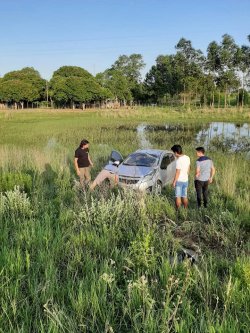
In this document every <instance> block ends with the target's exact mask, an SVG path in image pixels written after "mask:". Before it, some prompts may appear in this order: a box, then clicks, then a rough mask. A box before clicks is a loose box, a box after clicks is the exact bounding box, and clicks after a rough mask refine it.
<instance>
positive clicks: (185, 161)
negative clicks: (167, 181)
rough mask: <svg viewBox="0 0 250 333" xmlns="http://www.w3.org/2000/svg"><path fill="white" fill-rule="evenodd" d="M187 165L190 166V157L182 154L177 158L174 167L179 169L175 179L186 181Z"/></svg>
mask: <svg viewBox="0 0 250 333" xmlns="http://www.w3.org/2000/svg"><path fill="white" fill-rule="evenodd" d="M189 166H190V158H189V157H188V156H187V155H182V156H180V157H178V158H177V160H176V169H178V170H181V171H180V175H179V178H178V179H177V181H179V182H187V181H188V171H189Z"/></svg>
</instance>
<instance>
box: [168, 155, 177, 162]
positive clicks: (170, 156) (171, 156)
mask: <svg viewBox="0 0 250 333" xmlns="http://www.w3.org/2000/svg"><path fill="white" fill-rule="evenodd" d="M168 156H169V158H170V162H173V161H174V160H175V157H174V154H168Z"/></svg>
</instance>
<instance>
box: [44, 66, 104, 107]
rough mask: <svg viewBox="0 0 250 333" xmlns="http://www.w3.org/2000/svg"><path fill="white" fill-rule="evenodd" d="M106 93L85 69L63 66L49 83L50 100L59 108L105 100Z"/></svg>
mask: <svg viewBox="0 0 250 333" xmlns="http://www.w3.org/2000/svg"><path fill="white" fill-rule="evenodd" d="M107 95H108V92H107V91H106V90H105V89H103V88H102V87H101V86H100V84H99V83H98V82H97V80H96V79H95V78H94V77H93V76H92V75H91V74H90V73H89V72H88V71H86V70H85V69H83V68H81V67H76V66H63V67H61V68H59V69H58V70H56V71H55V72H54V74H53V77H52V79H51V81H50V96H51V99H52V100H53V101H54V102H55V103H56V104H57V105H61V106H68V105H70V106H71V107H73V108H74V107H75V103H80V104H82V106H83V107H84V104H85V103H88V102H94V101H98V100H103V99H106V98H107V97H106V96H107Z"/></svg>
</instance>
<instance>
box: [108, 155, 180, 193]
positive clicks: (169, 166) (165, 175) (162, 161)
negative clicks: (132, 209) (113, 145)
mask: <svg viewBox="0 0 250 333" xmlns="http://www.w3.org/2000/svg"><path fill="white" fill-rule="evenodd" d="M118 161H119V163H120V164H119V166H118V169H117V170H116V173H117V174H118V176H119V185H121V186H123V187H130V188H133V189H137V190H140V191H149V192H154V193H161V190H162V187H164V186H165V185H166V184H169V183H171V182H172V181H173V179H174V176H175V168H176V162H175V156H174V154H173V152H172V151H168V150H159V149H142V150H137V151H135V152H134V153H132V154H130V155H129V156H128V157H127V158H126V159H125V160H124V159H123V157H122V155H121V154H120V153H119V152H117V151H112V153H111V156H110V161H109V164H107V165H106V166H105V169H106V170H109V171H110V172H114V165H113V163H114V162H116V163H117V162H118ZM115 168H116V167H115Z"/></svg>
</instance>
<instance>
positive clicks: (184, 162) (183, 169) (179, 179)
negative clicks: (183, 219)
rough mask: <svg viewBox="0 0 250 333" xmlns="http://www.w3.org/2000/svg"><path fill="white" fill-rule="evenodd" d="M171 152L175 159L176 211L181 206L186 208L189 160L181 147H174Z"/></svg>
mask: <svg viewBox="0 0 250 333" xmlns="http://www.w3.org/2000/svg"><path fill="white" fill-rule="evenodd" d="M171 150H172V151H173V153H174V154H175V157H176V158H177V160H176V171H175V177H174V181H173V187H174V188H175V205H176V209H178V208H180V207H181V204H183V206H184V208H187V206H188V198H187V188H188V175H189V171H190V158H189V157H188V156H187V155H184V154H183V152H182V147H181V146H180V145H174V146H173V147H172V148H171Z"/></svg>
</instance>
